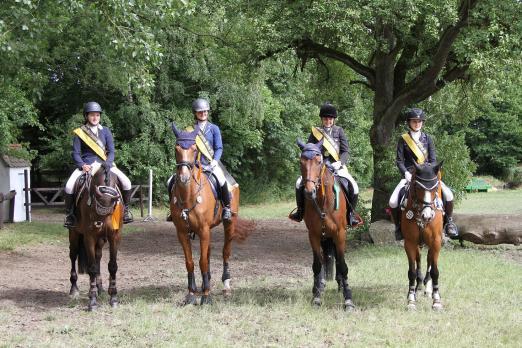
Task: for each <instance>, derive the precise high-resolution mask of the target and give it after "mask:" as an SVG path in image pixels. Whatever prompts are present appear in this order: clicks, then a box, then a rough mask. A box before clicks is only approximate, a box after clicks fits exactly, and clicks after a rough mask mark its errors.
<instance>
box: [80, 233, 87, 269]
mask: <svg viewBox="0 0 522 348" xmlns="http://www.w3.org/2000/svg"><path fill="white" fill-rule="evenodd" d="M86 271H87V250H86V249H85V243H84V242H83V234H81V235H80V236H79V238H78V273H80V274H85V273H86Z"/></svg>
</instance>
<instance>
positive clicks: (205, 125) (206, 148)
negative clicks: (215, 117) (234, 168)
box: [167, 98, 232, 221]
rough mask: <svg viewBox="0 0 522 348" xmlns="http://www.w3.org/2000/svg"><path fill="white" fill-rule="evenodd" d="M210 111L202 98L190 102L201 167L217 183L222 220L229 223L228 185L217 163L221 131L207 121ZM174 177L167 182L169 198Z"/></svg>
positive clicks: (221, 144) (221, 145) (220, 147)
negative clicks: (197, 131) (196, 131)
mask: <svg viewBox="0 0 522 348" xmlns="http://www.w3.org/2000/svg"><path fill="white" fill-rule="evenodd" d="M209 111H210V104H209V102H208V100H206V99H203V98H198V99H195V100H194V101H193V102H192V112H193V113H194V119H195V121H196V124H197V125H198V126H199V134H198V138H199V139H201V146H202V147H203V149H200V148H199V144H198V150H199V151H200V152H202V154H201V159H200V160H201V165H202V166H203V168H204V169H205V170H207V171H210V172H212V174H213V175H214V177H215V178H216V179H217V181H218V185H219V190H220V196H221V203H222V204H223V214H222V219H223V220H225V221H230V220H231V219H232V210H231V209H230V200H231V196H230V191H229V188H228V183H227V180H226V178H225V173H224V172H223V169H222V167H221V166H222V164H221V162H220V161H219V160H220V158H221V155H222V154H223V142H222V140H221V131H220V130H219V127H218V126H216V125H215V124H213V123H211V122H209V121H208V114H209ZM173 177H174V176H171V177H170V178H169V180H168V189H169V196H170V192H171V190H172V185H173V183H174V181H173V180H172V178H173ZM171 220H172V217H171V216H170V215H169V216H168V217H167V221H171Z"/></svg>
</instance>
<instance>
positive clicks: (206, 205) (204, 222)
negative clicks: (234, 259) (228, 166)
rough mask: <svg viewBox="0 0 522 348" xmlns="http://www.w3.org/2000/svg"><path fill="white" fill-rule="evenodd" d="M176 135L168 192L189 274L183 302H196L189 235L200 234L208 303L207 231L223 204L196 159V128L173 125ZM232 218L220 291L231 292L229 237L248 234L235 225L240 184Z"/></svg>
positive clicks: (226, 223)
mask: <svg viewBox="0 0 522 348" xmlns="http://www.w3.org/2000/svg"><path fill="white" fill-rule="evenodd" d="M173 130H174V134H175V136H176V175H175V176H174V178H173V179H172V180H175V182H174V185H173V187H172V192H171V196H170V197H171V200H170V212H171V216H172V222H173V223H174V225H175V226H176V231H177V236H178V240H179V242H180V244H181V246H182V248H183V253H184V254H185V266H186V268H187V276H188V294H187V295H186V297H185V301H184V304H185V305H187V304H196V302H197V300H196V294H197V293H198V292H199V291H198V289H197V287H196V280H195V277H194V261H193V259H192V244H191V238H192V239H194V237H195V235H197V236H198V237H199V245H200V258H199V268H200V270H201V277H202V286H201V302H200V304H201V305H203V304H211V303H212V299H211V297H210V279H211V275H210V240H211V234H210V230H211V229H212V228H213V227H215V226H217V225H219V224H220V223H221V214H222V206H221V204H220V201H219V199H216V198H215V197H214V194H213V192H212V188H211V183H210V180H209V178H208V176H207V175H211V174H209V173H205V172H203V168H202V165H201V163H200V162H199V161H198V160H197V157H198V149H197V146H196V144H195V139H196V136H197V134H198V132H199V128H198V127H197V126H196V129H195V130H194V131H192V132H185V131H178V130H177V129H176V127H175V126H173ZM231 195H232V198H231V200H230V201H231V210H232V219H231V221H224V222H223V226H224V230H225V236H224V239H225V240H224V245H223V274H222V276H221V281H222V282H223V286H224V288H223V293H224V295H225V296H228V295H230V294H231V287H230V270H229V264H228V260H229V258H230V254H231V251H232V240H233V239H237V240H244V239H245V238H246V237H247V232H246V229H245V228H244V227H243V226H240V225H238V222H240V221H238V210H239V187H235V188H234V190H233V191H232V192H231Z"/></svg>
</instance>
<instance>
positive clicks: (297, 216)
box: [288, 186, 304, 222]
mask: <svg viewBox="0 0 522 348" xmlns="http://www.w3.org/2000/svg"><path fill="white" fill-rule="evenodd" d="M295 201H296V203H297V211H296V212H295V213H293V214H290V215H288V217H289V218H290V219H291V220H294V221H295V222H301V221H302V220H303V215H304V186H300V187H299V188H297V189H295Z"/></svg>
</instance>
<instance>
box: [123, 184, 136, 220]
mask: <svg viewBox="0 0 522 348" xmlns="http://www.w3.org/2000/svg"><path fill="white" fill-rule="evenodd" d="M131 191H132V190H125V191H122V192H121V193H122V195H123V197H122V198H123V223H124V224H128V223H131V222H133V221H134V218H133V217H132V213H131V211H130V208H129V203H130V199H131Z"/></svg>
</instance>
